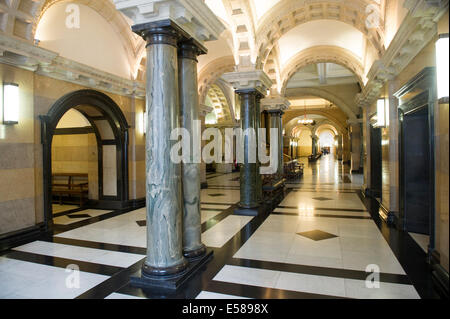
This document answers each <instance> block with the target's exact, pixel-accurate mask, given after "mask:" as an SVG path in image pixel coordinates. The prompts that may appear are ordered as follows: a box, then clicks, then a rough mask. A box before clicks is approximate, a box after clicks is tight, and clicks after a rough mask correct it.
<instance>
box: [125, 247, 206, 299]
mask: <svg viewBox="0 0 450 319" xmlns="http://www.w3.org/2000/svg"><path fill="white" fill-rule="evenodd" d="M213 254H214V252H213V251H212V250H209V249H208V250H207V251H206V253H205V254H204V255H203V256H202V257H201V258H197V259H190V260H189V263H188V265H187V268H186V269H185V270H184V271H183V272H182V273H180V274H177V275H172V276H148V275H146V274H144V273H143V270H141V271H139V272H138V273H136V274H135V276H132V277H131V278H130V284H131V285H132V286H134V287H137V288H142V289H148V290H152V291H168V290H170V291H176V290H178V289H179V288H180V287H181V286H182V285H184V284H185V283H186V282H188V281H189V279H191V278H192V277H193V276H194V275H195V274H196V273H197V272H199V271H201V270H202V269H203V266H205V265H206V264H207V263H208V262H209V261H210V260H211V259H212V257H213Z"/></svg>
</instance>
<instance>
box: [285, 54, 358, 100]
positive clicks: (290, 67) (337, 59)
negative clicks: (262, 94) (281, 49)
mask: <svg viewBox="0 0 450 319" xmlns="http://www.w3.org/2000/svg"><path fill="white" fill-rule="evenodd" d="M316 63H335V64H339V65H341V66H343V67H345V68H347V69H349V70H350V71H352V72H353V73H354V74H355V75H356V77H357V78H358V81H359V83H360V85H361V87H364V84H365V82H366V81H365V79H366V78H365V76H364V68H363V66H362V64H361V62H360V61H359V59H358V58H357V57H356V56H354V55H353V53H351V52H350V51H349V50H347V49H343V48H339V47H336V46H315V47H312V48H308V49H306V50H303V51H301V52H299V53H297V54H296V55H295V56H294V57H293V58H291V59H290V60H289V61H288V63H287V64H286V66H285V67H284V68H283V72H282V76H281V83H282V84H281V94H285V93H286V87H287V84H288V82H289V80H290V78H291V77H292V76H293V75H294V74H295V73H296V72H297V71H299V70H300V69H302V68H304V67H305V66H308V65H310V64H316Z"/></svg>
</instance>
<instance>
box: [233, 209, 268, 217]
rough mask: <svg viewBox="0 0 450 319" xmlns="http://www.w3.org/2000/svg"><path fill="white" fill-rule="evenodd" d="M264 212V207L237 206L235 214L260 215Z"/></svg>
mask: <svg viewBox="0 0 450 319" xmlns="http://www.w3.org/2000/svg"><path fill="white" fill-rule="evenodd" d="M263 212H264V209H263V208H262V207H255V208H242V207H237V208H236V209H235V210H234V215H237V216H259V215H260V214H262V213H263Z"/></svg>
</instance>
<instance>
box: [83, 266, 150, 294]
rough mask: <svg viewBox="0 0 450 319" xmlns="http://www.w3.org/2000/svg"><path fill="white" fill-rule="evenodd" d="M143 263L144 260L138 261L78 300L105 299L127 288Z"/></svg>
mask: <svg viewBox="0 0 450 319" xmlns="http://www.w3.org/2000/svg"><path fill="white" fill-rule="evenodd" d="M143 263H144V259H143V260H141V261H138V262H137V263H135V264H134V265H133V266H131V267H129V268H126V269H122V270H121V271H120V272H118V273H116V274H115V275H114V276H112V277H111V278H109V279H107V280H105V281H103V282H102V283H101V284H99V285H97V286H95V287H93V288H92V289H90V290H88V291H86V292H85V293H83V294H81V295H79V296H78V297H77V298H76V299H104V298H106V297H108V296H109V295H110V294H112V293H113V292H116V291H117V290H118V289H119V288H120V287H123V286H125V285H126V284H127V283H128V282H129V281H130V276H131V275H132V274H133V273H135V272H137V271H138V270H139V269H140V268H141V267H142V264H143Z"/></svg>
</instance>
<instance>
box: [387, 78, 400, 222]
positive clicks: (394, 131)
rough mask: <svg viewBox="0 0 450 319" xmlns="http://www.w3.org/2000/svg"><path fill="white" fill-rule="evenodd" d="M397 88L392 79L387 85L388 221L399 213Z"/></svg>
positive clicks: (395, 81)
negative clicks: (389, 217)
mask: <svg viewBox="0 0 450 319" xmlns="http://www.w3.org/2000/svg"><path fill="white" fill-rule="evenodd" d="M398 87H399V83H398V80H396V79H392V80H389V82H388V83H387V89H388V94H389V102H388V103H389V115H388V116H389V123H388V129H389V207H388V209H389V214H390V215H391V219H390V220H393V219H394V220H397V219H398V214H399V211H400V182H399V178H400V163H399V140H398V137H399V120H398V105H399V100H398V99H397V98H396V97H395V95H394V94H395V92H396V91H397V89H398Z"/></svg>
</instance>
